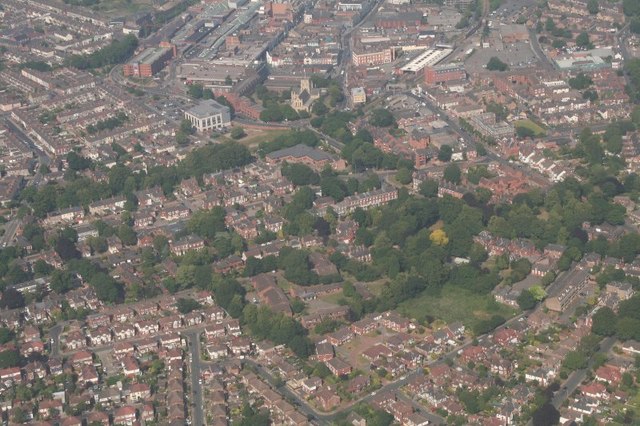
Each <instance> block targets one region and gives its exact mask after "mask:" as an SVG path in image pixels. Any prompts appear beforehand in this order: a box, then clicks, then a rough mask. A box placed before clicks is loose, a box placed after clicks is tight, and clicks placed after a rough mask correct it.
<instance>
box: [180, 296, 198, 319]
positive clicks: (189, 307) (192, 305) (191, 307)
mask: <svg viewBox="0 0 640 426" xmlns="http://www.w3.org/2000/svg"><path fill="white" fill-rule="evenodd" d="M176 306H177V307H178V312H180V313H181V314H183V315H186V314H188V313H190V312H193V311H195V310H197V309H200V308H201V307H202V305H201V304H200V303H199V302H198V301H197V300H194V299H191V298H184V297H181V298H179V299H178V301H177V302H176Z"/></svg>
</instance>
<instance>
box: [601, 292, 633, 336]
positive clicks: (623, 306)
mask: <svg viewBox="0 0 640 426" xmlns="http://www.w3.org/2000/svg"><path fill="white" fill-rule="evenodd" d="M592 330H593V332H594V333H596V334H598V335H600V336H616V337H617V338H619V339H621V340H640V296H637V295H636V296H633V297H632V298H631V299H628V300H624V301H622V302H620V306H619V309H618V314H615V313H614V312H613V311H612V310H611V309H609V308H607V307H603V308H600V309H598V311H597V312H596V313H595V314H594V315H593V328H592Z"/></svg>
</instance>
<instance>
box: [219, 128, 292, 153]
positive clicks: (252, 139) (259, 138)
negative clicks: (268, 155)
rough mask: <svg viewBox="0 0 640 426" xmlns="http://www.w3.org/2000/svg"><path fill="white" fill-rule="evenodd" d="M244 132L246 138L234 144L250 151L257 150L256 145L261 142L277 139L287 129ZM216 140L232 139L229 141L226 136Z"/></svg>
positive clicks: (249, 130)
mask: <svg viewBox="0 0 640 426" xmlns="http://www.w3.org/2000/svg"><path fill="white" fill-rule="evenodd" d="M240 127H242V126H240ZM244 131H245V133H247V136H245V137H243V138H242V139H238V140H236V141H235V142H238V143H240V144H242V145H245V146H246V147H247V148H249V149H251V148H257V147H258V144H260V143H261V142H270V141H272V140H274V139H275V138H277V137H278V136H281V135H283V134H285V133H287V132H288V131H289V130H288V129H283V130H254V129H244ZM217 140H218V141H219V142H224V141H232V140H233V139H231V137H230V136H228V134H227V135H225V136H218V138H217Z"/></svg>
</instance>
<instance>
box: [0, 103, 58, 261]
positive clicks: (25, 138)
mask: <svg viewBox="0 0 640 426" xmlns="http://www.w3.org/2000/svg"><path fill="white" fill-rule="evenodd" d="M4 125H5V126H6V127H7V128H8V129H9V131H10V132H11V133H13V134H14V135H15V136H16V137H17V138H18V139H19V140H20V141H21V142H22V143H24V144H25V145H26V146H27V147H29V149H30V150H31V151H32V152H34V153H35V155H36V156H37V157H38V167H37V169H36V173H35V175H34V176H33V178H31V179H29V180H28V182H27V186H31V185H34V186H35V187H36V188H37V187H38V186H39V185H40V183H41V182H42V178H43V176H42V173H40V167H39V166H40V165H49V163H50V162H51V159H50V158H49V156H48V155H47V154H46V153H45V152H44V151H42V150H41V149H40V148H39V147H38V146H36V144H35V143H34V142H33V140H32V139H31V138H30V137H29V135H27V134H26V133H25V132H24V131H23V130H22V129H21V128H20V126H18V125H17V124H16V123H14V122H13V121H12V120H11V119H10V118H9V117H7V116H5V117H4ZM21 224H22V220H21V219H18V218H13V219H11V220H10V221H9V222H7V223H6V224H5V225H4V234H3V235H2V237H0V248H3V247H6V246H9V245H11V244H12V243H13V239H14V237H15V235H16V232H17V230H18V228H19V227H20V225H21Z"/></svg>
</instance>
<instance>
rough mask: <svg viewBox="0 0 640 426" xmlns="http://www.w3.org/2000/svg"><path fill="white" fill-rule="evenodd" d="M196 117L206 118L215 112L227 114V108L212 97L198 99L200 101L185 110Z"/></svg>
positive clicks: (215, 113)
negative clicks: (202, 99)
mask: <svg viewBox="0 0 640 426" xmlns="http://www.w3.org/2000/svg"><path fill="white" fill-rule="evenodd" d="M186 113H188V114H191V115H193V116H194V117H197V118H206V117H210V116H212V115H217V114H227V115H228V114H229V108H228V107H226V106H224V105H221V104H219V103H218V102H216V101H214V100H213V99H207V100H204V101H200V103H199V104H198V105H196V106H194V107H192V108H190V109H188V110H187V111H186Z"/></svg>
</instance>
